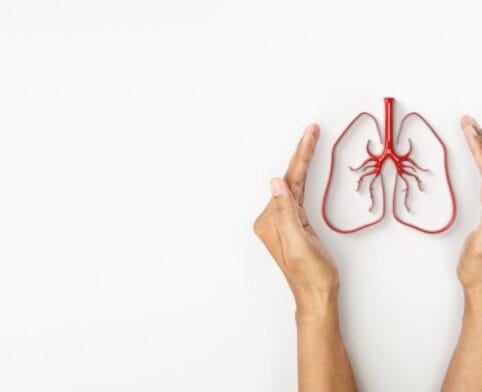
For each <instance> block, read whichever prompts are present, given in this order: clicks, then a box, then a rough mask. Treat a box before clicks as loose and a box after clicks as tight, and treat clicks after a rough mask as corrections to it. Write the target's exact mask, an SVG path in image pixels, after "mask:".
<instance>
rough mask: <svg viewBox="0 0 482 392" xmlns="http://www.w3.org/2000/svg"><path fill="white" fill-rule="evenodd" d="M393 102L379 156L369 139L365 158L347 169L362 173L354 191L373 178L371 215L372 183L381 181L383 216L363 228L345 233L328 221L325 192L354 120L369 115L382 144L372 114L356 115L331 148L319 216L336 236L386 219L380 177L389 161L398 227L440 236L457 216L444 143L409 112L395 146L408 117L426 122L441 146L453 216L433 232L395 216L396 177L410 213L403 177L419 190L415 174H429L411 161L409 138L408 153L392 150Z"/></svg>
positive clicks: (387, 103)
mask: <svg viewBox="0 0 482 392" xmlns="http://www.w3.org/2000/svg"><path fill="white" fill-rule="evenodd" d="M394 101H395V99H394V98H385V139H384V148H383V151H382V152H381V153H380V154H378V155H376V154H373V153H372V152H371V150H370V140H368V142H367V145H366V151H367V154H368V157H367V158H366V159H365V160H364V161H363V162H362V163H361V164H360V165H359V166H357V167H355V168H353V167H350V170H352V171H358V172H362V174H361V175H360V177H359V178H358V181H357V183H358V186H357V188H356V190H357V191H359V190H360V186H361V184H362V182H363V180H364V179H365V178H367V177H370V176H372V178H371V181H370V183H369V194H370V200H371V206H370V209H369V211H370V212H371V211H372V210H373V207H374V199H373V183H374V182H375V180H376V179H377V178H380V182H381V186H382V204H383V207H382V213H381V215H380V217H379V218H377V219H375V220H374V221H371V222H368V223H365V224H363V225H360V226H357V227H355V228H353V229H348V230H343V229H340V228H338V227H336V226H335V225H334V224H333V223H332V222H331V221H330V220H329V218H328V216H327V212H326V209H327V207H326V204H327V199H328V193H329V190H330V187H331V183H332V179H333V169H334V163H335V151H336V148H337V146H338V144H339V143H340V141H341V140H342V139H343V137H344V136H345V134H346V133H347V132H348V131H349V129H350V128H351V126H352V125H353V124H354V123H355V121H357V120H358V119H359V118H360V117H362V116H368V117H370V118H371V119H372V120H373V121H374V122H375V125H376V128H377V132H378V136H379V138H380V142H381V143H383V142H382V136H381V132H380V127H379V125H378V121H377V119H376V118H375V117H374V116H373V115H372V114H370V113H367V112H362V113H360V114H358V115H357V116H356V117H355V118H354V119H353V120H352V121H351V122H350V123H349V124H348V126H347V127H346V128H345V130H344V131H343V132H342V134H341V135H340V136H339V137H338V139H337V140H336V141H335V144H334V145H333V148H332V151H331V164H330V166H331V167H330V173H329V176H328V181H327V184H326V188H325V192H324V195H323V201H322V215H323V218H324V220H325V222H326V224H327V225H328V227H329V228H330V229H332V230H334V231H336V232H338V233H341V234H351V233H355V232H357V231H360V230H362V229H365V228H367V227H370V226H373V225H375V224H377V223H379V222H380V221H381V220H382V219H383V218H384V217H385V212H386V211H385V186H384V184H383V178H382V176H381V170H382V167H383V164H384V163H385V162H386V161H387V159H391V160H392V161H393V163H394V164H395V167H396V170H397V179H396V181H395V185H394V190H393V201H392V213H393V216H394V218H395V219H396V220H397V221H398V222H400V223H401V224H403V225H405V226H408V227H411V228H413V229H415V230H419V231H421V232H423V233H427V234H439V233H442V232H444V231H445V230H447V229H448V228H449V227H450V226H451V225H452V224H453V223H454V221H455V216H456V213H457V207H456V204H455V196H454V190H453V187H452V183H451V181H450V176H449V171H448V163H447V148H446V146H445V144H444V142H443V141H442V139H441V138H440V136H439V135H438V134H437V132H436V131H435V130H434V129H433V127H432V126H431V125H430V123H429V122H428V121H427V120H426V119H425V118H424V117H423V116H422V115H420V114H419V113H416V112H411V113H408V114H407V115H406V116H405V117H403V119H402V121H401V123H400V128H399V132H398V136H397V140H396V143H398V141H399V139H400V135H401V133H402V127H403V124H404V123H405V121H406V120H407V118H408V117H410V116H416V117H418V118H420V119H421V120H422V121H423V122H424V123H425V125H427V127H428V129H430V131H431V132H432V133H433V135H434V136H435V138H436V139H437V140H438V142H439V143H440V145H441V146H442V150H443V156H444V169H445V178H446V181H447V186H448V190H449V194H450V201H451V206H452V214H451V217H450V219H449V221H448V222H447V223H446V224H445V225H444V226H443V227H441V228H439V229H435V230H429V229H425V228H423V227H420V226H417V225H415V224H412V223H410V222H407V221H404V220H403V219H401V218H400V217H399V216H398V215H397V212H396V194H397V193H396V192H397V189H398V182H399V178H400V179H401V181H402V182H403V183H404V184H405V189H404V192H405V198H404V206H405V208H406V209H407V211H408V212H410V208H409V206H408V203H407V200H408V194H409V189H410V186H409V183H408V181H407V178H406V176H408V177H412V178H414V179H415V181H416V182H417V185H418V188H419V190H420V191H422V182H421V180H420V178H419V177H418V175H417V171H425V172H426V171H428V169H424V168H422V167H420V166H419V165H418V164H417V163H416V162H415V160H414V159H412V158H411V153H412V141H411V140H410V139H408V142H409V148H408V151H407V152H406V153H404V154H398V153H397V152H396V151H395V148H394V145H393V104H394Z"/></svg>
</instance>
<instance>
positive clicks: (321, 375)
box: [254, 124, 357, 392]
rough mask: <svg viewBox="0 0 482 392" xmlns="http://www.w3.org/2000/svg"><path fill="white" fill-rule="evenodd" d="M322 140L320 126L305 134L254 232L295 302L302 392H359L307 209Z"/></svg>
mask: <svg viewBox="0 0 482 392" xmlns="http://www.w3.org/2000/svg"><path fill="white" fill-rule="evenodd" d="M319 135H320V129H319V127H318V125H316V124H313V125H310V126H309V127H307V128H306V130H305V133H304V136H303V138H302V139H301V141H300V142H299V143H298V146H297V148H296V151H295V153H294V155H293V157H292V159H291V161H290V164H289V166H288V170H287V172H286V174H285V176H284V178H274V179H272V180H271V193H272V198H271V200H270V201H269V203H268V205H267V207H266V208H265V210H264V211H263V212H262V213H261V215H260V216H259V217H258V218H257V219H256V221H255V223H254V231H255V232H256V234H257V235H258V237H259V238H260V239H261V241H262V242H263V243H264V244H265V245H266V247H267V249H268V251H269V252H270V253H271V255H272V256H273V258H274V260H275V261H276V263H277V264H278V266H279V268H280V269H281V271H282V272H283V274H284V275H285V277H286V280H287V282H288V285H289V287H290V288H291V291H292V292H293V295H294V298H295V301H296V317H295V318H296V325H297V330H298V384H299V391H300V392H314V391H317V392H319V391H356V390H357V388H356V383H355V379H354V377H353V372H352V369H351V366H350V362H349V360H348V356H347V354H346V351H345V347H344V345H343V340H342V337H341V334H340V328H339V323H338V303H337V296H338V287H339V282H338V275H337V272H336V268H335V266H334V264H333V263H332V260H331V257H330V255H329V254H328V251H327V250H326V248H325V247H324V246H323V245H322V243H321V242H320V241H319V240H318V238H317V236H316V234H315V231H314V230H313V228H312V227H311V226H310V224H309V222H308V218H307V216H306V213H305V210H304V209H303V196H304V185H305V179H306V172H307V170H308V165H309V163H310V160H311V157H312V155H313V150H314V148H315V145H316V142H317V141H318V138H319Z"/></svg>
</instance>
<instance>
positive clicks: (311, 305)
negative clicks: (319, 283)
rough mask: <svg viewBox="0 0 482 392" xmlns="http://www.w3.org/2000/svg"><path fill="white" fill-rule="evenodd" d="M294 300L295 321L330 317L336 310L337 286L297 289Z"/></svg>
mask: <svg viewBox="0 0 482 392" xmlns="http://www.w3.org/2000/svg"><path fill="white" fill-rule="evenodd" d="M295 301H296V320H297V322H300V321H306V320H319V319H323V318H325V317H331V316H333V314H337V312H338V286H335V287H333V288H330V289H323V290H319V289H311V290H306V289H305V290H303V291H298V292H297V293H296V294H295Z"/></svg>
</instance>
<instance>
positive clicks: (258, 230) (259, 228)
mask: <svg viewBox="0 0 482 392" xmlns="http://www.w3.org/2000/svg"><path fill="white" fill-rule="evenodd" d="M253 231H254V233H255V234H256V235H257V236H258V237H260V238H261V237H263V235H264V233H265V232H266V222H265V217H264V215H260V216H258V217H257V218H256V219H255V221H254V223H253Z"/></svg>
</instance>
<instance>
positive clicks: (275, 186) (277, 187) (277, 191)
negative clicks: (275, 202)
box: [269, 178, 283, 197]
mask: <svg viewBox="0 0 482 392" xmlns="http://www.w3.org/2000/svg"><path fill="white" fill-rule="evenodd" d="M269 184H270V187H271V195H272V196H273V197H278V196H279V195H281V193H282V192H283V191H282V188H281V181H280V179H279V178H273V179H272V180H271V181H270V182H269Z"/></svg>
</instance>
